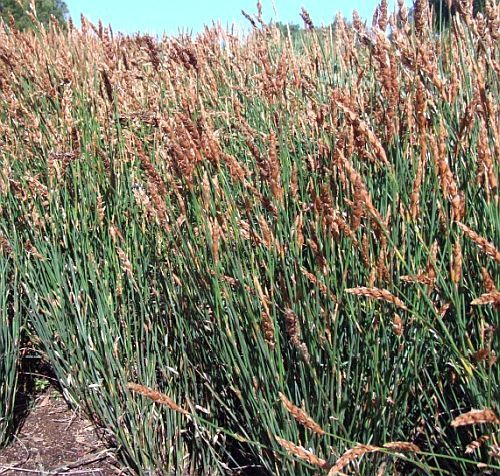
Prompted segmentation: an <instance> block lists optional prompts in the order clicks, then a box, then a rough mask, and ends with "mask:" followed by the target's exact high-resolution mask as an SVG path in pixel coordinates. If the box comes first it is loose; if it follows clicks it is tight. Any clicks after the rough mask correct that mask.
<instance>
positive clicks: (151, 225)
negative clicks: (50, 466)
mask: <svg viewBox="0 0 500 476" xmlns="http://www.w3.org/2000/svg"><path fill="white" fill-rule="evenodd" d="M417 3H418V4H419V6H418V8H420V9H421V10H418V11H417V13H418V14H416V15H415V22H414V23H410V22H409V21H408V14H407V12H405V11H404V7H402V9H401V10H400V11H399V12H398V13H397V14H396V15H395V16H391V17H389V16H387V14H386V6H384V5H385V3H384V2H383V3H382V5H381V7H380V8H379V10H378V17H376V18H375V21H374V26H373V27H372V28H370V29H367V28H366V26H365V25H363V24H362V23H361V22H360V21H359V18H357V17H355V18H354V20H353V26H352V27H351V26H348V25H347V24H346V23H345V22H344V21H343V20H342V19H340V18H339V19H338V20H337V22H336V27H335V29H328V30H325V29H317V28H316V29H315V28H314V25H312V20H311V19H310V18H309V22H310V24H308V27H309V31H308V32H307V33H306V34H304V35H303V37H302V38H301V40H302V41H301V43H300V44H298V43H297V39H296V38H295V40H294V42H293V43H292V42H291V39H290V38H287V37H286V36H283V35H282V34H281V33H280V32H279V30H278V29H276V28H274V27H273V26H272V25H265V24H260V23H259V20H258V18H257V19H254V22H255V24H256V25H260V27H259V28H254V29H253V31H252V33H251V35H249V37H248V38H245V39H238V38H236V37H235V36H233V35H231V34H230V33H229V32H226V31H224V30H222V29H220V28H218V27H213V28H210V29H208V28H207V29H206V30H205V31H204V33H203V34H201V35H199V36H198V37H197V38H194V39H193V38H190V37H181V38H165V39H163V40H162V41H156V40H154V39H152V38H150V37H147V36H136V37H127V36H121V35H114V34H113V33H112V32H111V31H110V30H108V29H106V28H104V27H103V26H102V25H97V26H95V25H92V24H91V23H90V22H88V21H87V20H85V19H83V21H82V28H81V30H76V29H75V28H73V27H71V26H70V27H69V28H68V30H67V31H64V32H63V31H61V30H60V29H59V27H58V26H57V25H52V26H51V27H50V28H48V29H46V30H45V29H43V28H42V27H40V29H39V31H37V32H36V33H20V32H17V31H15V30H13V29H10V28H8V27H6V26H4V27H2V29H1V30H0V39H1V40H2V41H1V43H0V45H1V46H0V58H1V61H2V63H1V64H0V81H1V85H2V89H1V93H0V107H1V111H0V125H1V128H2V131H3V132H4V134H3V137H4V139H3V147H2V150H1V160H2V168H1V170H2V172H1V174H0V177H1V180H2V181H1V182H0V185H1V192H2V193H1V197H2V208H1V214H0V230H1V232H2V236H4V237H5V240H6V243H8V244H9V246H10V247H11V248H12V251H11V253H10V256H11V257H10V258H9V259H12V260H13V262H14V263H15V265H16V266H17V269H22V270H23V271H22V280H21V285H22V292H23V297H24V299H25V301H26V303H27V304H26V306H27V308H28V319H29V323H30V326H32V329H33V331H34V332H35V334H36V335H37V336H38V338H39V339H40V342H41V345H42V347H43V350H44V352H45V354H46V356H47V359H48V360H49V362H50V363H51V364H52V366H53V367H54V371H55V373H56V375H57V376H58V378H59V381H60V384H61V386H62V388H63V389H64V392H65V395H66V396H67V398H68V399H69V400H70V401H72V402H73V403H74V404H75V405H79V406H81V407H82V408H83V409H84V411H85V412H86V413H87V414H88V415H89V416H90V417H91V418H93V420H94V422H95V423H96V424H97V425H98V426H99V428H101V430H102V432H103V437H104V438H106V439H107V440H108V441H109V442H110V444H113V445H115V446H116V447H117V448H118V450H119V452H120V454H121V457H122V459H123V461H124V462H126V463H127V464H128V465H129V466H130V467H131V468H133V469H134V470H135V471H136V472H138V473H139V474H145V473H146V472H147V471H156V472H158V473H166V472H169V471H172V472H175V471H177V472H179V473H180V472H181V471H182V470H187V471H191V472H192V473H194V474H200V473H204V474H207V473H209V472H214V473H224V472H231V471H248V472H250V471H260V472H262V473H263V474H314V473H315V472H317V471H318V466H319V467H320V471H324V472H325V473H327V472H330V473H332V474H333V473H334V472H335V471H337V470H339V471H343V470H344V471H345V470H347V469H349V468H351V469H353V468H354V469H356V470H357V471H359V472H360V473H361V474H374V472H375V471H376V470H378V471H386V472H389V471H402V472H404V473H405V474H412V473H414V474H417V473H420V474H422V473H431V472H441V473H444V474H464V473H467V472H471V471H473V470H474V468H475V465H477V464H478V463H481V464H483V465H485V466H484V468H490V469H494V468H498V461H497V460H495V458H496V456H495V454H496V453H495V452H496V451H498V450H497V448H498V433H495V431H497V429H498V426H497V423H496V418H497V417H496V415H498V411H499V409H498V401H499V393H498V388H499V373H498V364H497V363H496V354H495V349H496V347H497V345H498V333H496V332H495V328H496V326H498V314H497V312H496V307H495V306H497V305H498V291H497V289H498V273H497V269H498V262H499V252H498V248H497V247H496V246H497V245H496V244H497V243H498V219H499V208H498V195H497V193H498V184H497V176H498V161H497V157H498V144H499V142H498V111H497V109H498V102H497V98H498V92H499V91H498V81H497V80H496V78H497V71H496V69H497V65H498V59H499V58H498V47H497V42H496V36H495V35H496V29H495V28H494V25H495V21H497V19H496V18H497V17H495V15H497V11H498V7H497V6H495V5H493V4H491V5H490V9H489V10H488V12H489V13H488V14H487V16H486V17H477V18H475V19H474V18H472V17H470V16H468V15H467V14H466V13H467V12H466V11H465V13H463V14H462V15H461V16H460V17H456V18H455V20H454V24H453V28H451V29H450V30H449V31H447V32H443V33H442V34H441V35H436V34H435V33H434V32H433V30H432V29H431V27H430V25H432V20H431V19H430V17H429V13H428V11H427V10H426V9H425V8H423V6H422V5H423V3H425V2H417ZM306 18H308V17H306ZM389 23H390V28H391V35H388V34H387V33H388V31H389ZM7 281H8V280H7ZM485 294H487V296H486V297H484V296H483V295H485ZM480 296H483V297H482V298H480ZM479 298H480V299H479ZM478 299H479V300H478ZM481 303H482V304H481ZM471 409H481V410H484V411H486V413H484V415H487V416H488V415H489V417H488V418H483V419H481V418H476V419H475V420H473V421H472V422H473V423H475V425H474V426H452V425H451V423H452V422H453V421H454V419H456V417H458V416H459V415H461V414H464V413H466V412H468V411H469V410H471ZM489 411H491V412H492V413H488V412H489ZM474 415H475V414H474ZM467 421H469V420H467ZM481 436H483V437H484V436H488V438H487V439H486V438H482V439H480V440H477V438H480V437H481ZM475 440H476V446H474V445H473V447H470V448H473V450H470V451H469V450H468V448H467V445H470V444H472V443H473V442H474V441H475ZM477 441H480V443H477ZM342 455H344V456H342ZM361 458H362V459H361ZM348 465H349V466H348ZM384 468H385V469H384Z"/></svg>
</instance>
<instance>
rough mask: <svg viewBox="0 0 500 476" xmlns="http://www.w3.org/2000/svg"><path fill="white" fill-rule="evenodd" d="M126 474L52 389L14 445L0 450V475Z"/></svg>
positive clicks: (87, 424)
mask: <svg viewBox="0 0 500 476" xmlns="http://www.w3.org/2000/svg"><path fill="white" fill-rule="evenodd" d="M59 474H61V475H77V474H78V475H93V476H111V475H119V474H125V473H124V472H123V470H120V469H119V466H118V464H117V463H116V460H115V458H114V456H113V453H112V452H111V451H109V450H108V449H107V448H106V447H105V446H104V445H103V443H102V442H100V441H99V438H98V437H97V435H96V433H95V431H94V428H93V426H92V424H91V423H90V422H89V421H88V420H86V419H85V418H83V417H82V416H81V415H80V414H79V413H77V412H75V411H73V410H71V409H70V408H68V405H67V404H66V402H65V401H64V399H63V398H62V397H61V396H60V395H59V394H58V393H57V392H56V391H55V390H53V389H49V390H47V391H46V392H45V393H44V394H42V395H39V396H38V397H37V399H36V401H35V402H33V405H32V408H31V410H30V411H29V413H28V414H27V416H26V418H25V420H24V421H23V422H22V424H21V425H20V427H19V428H18V430H17V432H16V435H15V437H14V439H13V440H12V442H11V444H10V445H8V446H7V447H6V448H4V449H3V450H0V475H1V476H9V475H12V476H14V475H15V476H19V475H29V476H33V475H44V476H48V475H50V476H52V475H59Z"/></svg>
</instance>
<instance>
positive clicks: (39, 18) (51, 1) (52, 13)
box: [0, 0, 68, 30]
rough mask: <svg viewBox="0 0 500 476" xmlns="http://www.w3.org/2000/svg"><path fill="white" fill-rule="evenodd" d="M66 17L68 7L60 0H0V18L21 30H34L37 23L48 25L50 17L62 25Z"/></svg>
mask: <svg viewBox="0 0 500 476" xmlns="http://www.w3.org/2000/svg"><path fill="white" fill-rule="evenodd" d="M30 6H31V7H34V10H35V11H34V12H33V11H32V9H31V8H30ZM33 13H34V14H35V15H36V18H35V17H34V16H33ZM67 16H68V7H67V5H66V3H65V2H63V1H62V0H35V1H33V0H31V1H30V0H0V18H1V19H3V20H4V21H6V22H9V23H14V24H15V26H16V28H18V29H21V30H24V29H26V28H34V27H35V26H36V24H37V23H42V24H44V25H48V23H49V21H50V19H51V17H54V18H55V19H56V20H57V21H58V22H59V23H60V24H61V25H62V24H64V22H65V21H66V18H67Z"/></svg>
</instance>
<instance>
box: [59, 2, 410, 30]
mask: <svg viewBox="0 0 500 476" xmlns="http://www.w3.org/2000/svg"><path fill="white" fill-rule="evenodd" d="M261 3H262V5H263V10H264V18H265V19H266V20H270V19H271V18H272V19H274V20H280V21H283V22H294V23H302V20H301V18H300V16H299V13H300V9H301V7H305V8H306V10H307V11H308V12H309V14H310V15H311V18H312V20H313V22H314V23H316V24H327V23H330V22H332V21H333V19H334V18H335V15H336V13H337V12H339V11H340V12H341V13H343V14H344V15H345V16H347V17H349V18H350V17H351V15H352V11H353V10H354V9H356V10H357V11H358V13H359V14H360V15H361V16H362V17H363V18H365V19H370V20H371V17H372V14H373V11H374V9H375V7H376V5H377V4H378V0H274V1H273V0H261ZM406 3H407V4H409V3H411V2H409V1H407V2H406ZM66 4H67V5H68V8H69V11H70V15H71V16H72V18H73V20H74V21H75V23H76V24H77V25H79V23H80V14H81V13H83V14H84V15H85V16H86V17H87V18H88V19H89V20H90V21H92V22H97V21H98V20H99V19H101V20H102V21H103V23H104V24H106V25H107V24H111V26H112V27H113V30H115V31H122V32H124V33H134V32H137V31H141V32H144V33H151V34H158V35H161V34H162V33H163V32H166V33H167V34H176V33H178V32H179V31H184V32H185V31H193V32H194V33H196V32H198V31H200V30H201V28H202V27H203V25H205V24H210V23H211V21H212V20H217V21H220V22H221V23H222V25H223V26H226V25H231V24H233V23H235V24H239V25H245V26H246V20H245V19H244V18H243V17H242V15H241V9H244V10H246V11H247V12H248V13H254V12H255V11H256V7H255V5H256V4H257V0H206V1H203V0H174V1H173V0H139V1H137V0H66ZM273 4H274V6H275V8H276V11H277V16H276V15H275V14H274V11H273ZM394 4H395V0H391V1H389V5H390V7H391V8H393V6H394Z"/></svg>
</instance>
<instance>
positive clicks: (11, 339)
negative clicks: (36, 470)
mask: <svg viewBox="0 0 500 476" xmlns="http://www.w3.org/2000/svg"><path fill="white" fill-rule="evenodd" d="M17 286H18V273H17V272H16V270H15V269H14V268H13V266H12V262H11V260H8V259H6V258H5V257H3V256H2V255H1V254H0V376H1V380H0V446H2V445H3V444H4V443H5V442H6V441H8V440H9V438H10V436H11V432H12V429H13V428H12V426H13V420H14V412H15V399H16V391H17V382H18V372H17V370H18V357H19V345H20V335H21V312H20V309H19V306H20V303H19V299H18V297H17V295H16V293H17Z"/></svg>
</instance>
